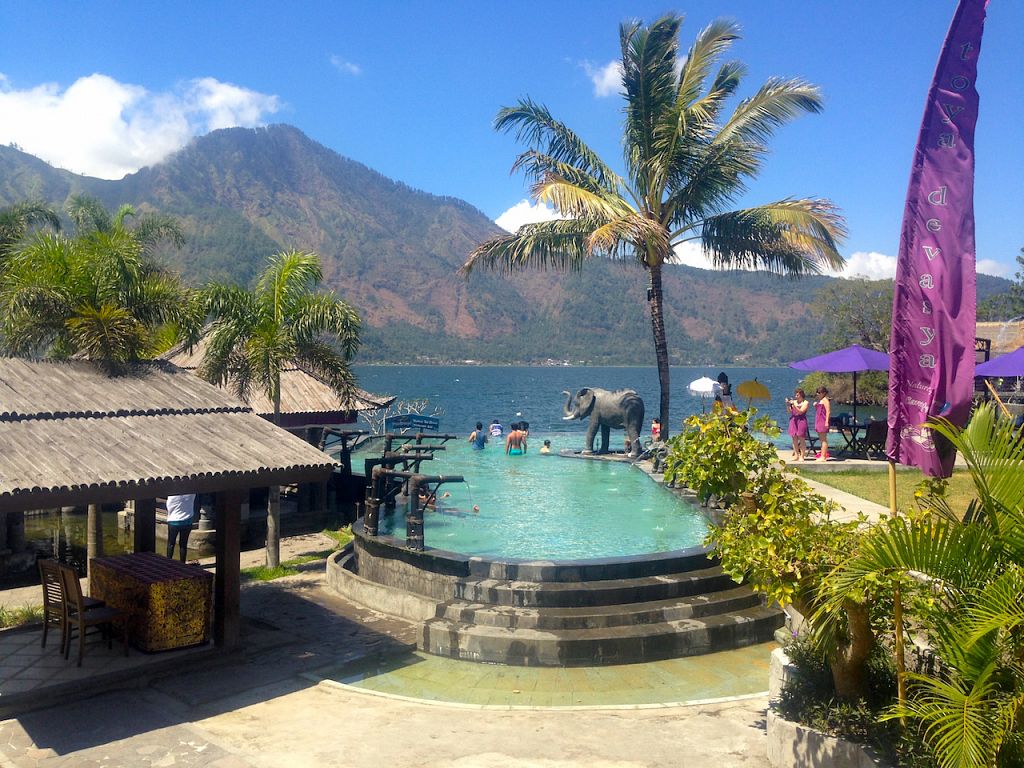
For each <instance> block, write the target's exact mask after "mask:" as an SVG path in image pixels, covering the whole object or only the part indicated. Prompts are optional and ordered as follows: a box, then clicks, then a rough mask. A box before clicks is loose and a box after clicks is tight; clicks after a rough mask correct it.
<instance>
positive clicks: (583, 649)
mask: <svg viewBox="0 0 1024 768" xmlns="http://www.w3.org/2000/svg"><path fill="white" fill-rule="evenodd" d="M782 624H783V614H782V613H781V612H780V611H778V610H775V609H772V608H765V607H763V606H756V607H753V608H745V609H743V610H739V611H732V612H730V613H725V614H717V615H713V616H704V617H701V618H689V619H678V620H675V621H666V622H662V623H658V624H630V625H623V626H608V627H599V628H590V629H562V630H540V629H526V628H522V627H516V628H509V627H497V626H488V625H484V624H465V623H462V622H457V621H452V620H450V619H443V618H438V619H431V620H428V621H426V622H425V623H424V625H423V630H422V634H421V637H420V641H419V646H420V648H421V649H423V650H425V651H427V652H429V653H433V654H436V655H440V656H449V657H452V658H458V659H465V660H471V661H478V662H491V663H497V664H512V665H520V666H589V665H593V664H629V663H634V662H640V661H653V660H657V659H667V658H677V657H681V656H695V655H698V654H704V653H712V652H714V651H718V650H725V649H731V648H741V647H743V646H747V645H753V644H756V643H763V642H767V641H769V640H771V639H772V637H773V635H774V633H775V630H776V629H777V628H779V627H780V626H782Z"/></svg>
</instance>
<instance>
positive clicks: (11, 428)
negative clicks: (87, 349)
mask: <svg viewBox="0 0 1024 768" xmlns="http://www.w3.org/2000/svg"><path fill="white" fill-rule="evenodd" d="M334 466H335V462H334V461H333V460H332V459H330V458H329V457H328V456H326V455H325V454H324V453H322V452H320V451H318V450H317V449H316V448H314V447H312V446H310V445H308V444H306V443H305V442H304V441H302V440H301V439H299V438H298V437H295V436H293V435H291V434H289V433H288V432H286V431H285V430H283V429H279V428H277V427H275V426H274V425H272V424H270V423H269V422H268V421H266V420H265V419H262V418H260V417H259V416H257V415H256V414H254V413H253V412H252V410H251V409H250V408H249V407H248V406H246V405H244V404H243V403H241V402H239V401H237V400H236V399H235V398H233V397H232V396H231V395H230V394H229V393H227V392H225V391H224V390H222V389H220V388H218V387H215V386H213V385H211V384H208V383H206V382H205V381H202V380H201V379H199V378H198V377H197V376H193V375H191V374H189V373H187V372H185V371H182V370H180V369H178V368H176V367H174V366H173V365H169V364H167V363H151V364H140V365H138V366H135V367H133V368H131V369H130V370H128V371H127V372H126V373H125V374H124V375H120V376H108V375H106V374H105V373H103V372H102V371H101V370H100V369H99V368H98V367H97V366H96V365H94V364H93V363H90V362H85V361H70V362H52V361H28V360H20V359H12V358H0V515H3V516H6V515H7V514H9V513H18V512H23V511H24V510H29V509H44V508H49V507H57V506H73V505H74V506H77V505H85V504H103V503H109V502H115V501H127V500H135V506H136V527H135V549H136V551H152V550H153V547H154V543H155V500H156V498H157V497H158V496H166V495H168V494H176V493H195V492H204V493H210V492H212V493H214V494H215V507H216V512H217V515H218V524H217V533H218V536H217V544H216V553H217V575H216V581H215V586H214V637H215V640H216V642H217V643H218V644H219V645H228V646H231V645H234V644H236V643H237V642H238V629H239V614H238V605H239V603H238V601H239V576H240V574H239V545H240V542H239V527H240V510H241V503H242V500H243V498H247V494H248V491H249V489H251V488H257V487H267V486H270V485H281V484H287V483H296V482H323V481H325V480H326V479H327V478H328V477H329V476H330V474H331V471H332V469H333V467H334Z"/></svg>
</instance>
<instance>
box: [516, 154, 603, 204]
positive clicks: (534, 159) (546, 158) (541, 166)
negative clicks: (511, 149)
mask: <svg viewBox="0 0 1024 768" xmlns="http://www.w3.org/2000/svg"><path fill="white" fill-rule="evenodd" d="M512 171H513V172H515V171H522V172H523V173H524V174H525V175H526V176H527V178H530V179H533V180H534V181H535V182H539V181H542V180H543V179H545V178H547V177H549V176H556V177H559V178H562V179H565V180H566V181H567V182H569V183H570V184H574V185H576V186H577V187H580V188H581V189H585V190H587V191H588V192H592V193H593V194H596V195H613V196H618V195H619V192H618V188H617V187H609V186H608V185H607V184H606V183H602V181H601V180H600V179H598V178H597V177H595V176H591V175H590V174H589V173H587V172H586V171H584V170H582V169H580V168H578V167H577V166H575V165H571V164H569V163H565V162H562V161H560V160H556V159H555V158H553V157H551V156H550V155H546V154H544V153H543V152H539V151H537V150H536V149H528V150H526V151H525V152H523V153H521V154H520V155H519V156H518V157H517V158H516V161H515V163H513V165H512Z"/></svg>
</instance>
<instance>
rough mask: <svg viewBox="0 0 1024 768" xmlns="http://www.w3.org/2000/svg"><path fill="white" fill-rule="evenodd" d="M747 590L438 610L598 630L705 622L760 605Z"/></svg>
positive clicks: (470, 620) (466, 617)
mask: <svg viewBox="0 0 1024 768" xmlns="http://www.w3.org/2000/svg"><path fill="white" fill-rule="evenodd" d="M760 602H761V601H760V598H759V597H758V596H757V595H755V594H754V593H753V592H751V591H750V589H749V588H747V587H733V588H732V589H726V590H722V591H719V592H709V593H706V594H700V595H687V596H685V597H672V598H668V599H665V600H651V601H648V602H642V603H628V604H624V605H598V606H583V607H555V608H516V607H513V606H495V605H490V604H486V603H468V602H465V601H463V600H454V601H452V602H449V603H444V604H442V605H440V606H438V618H442V619H448V620H450V621H454V622H457V623H462V624H480V625H486V626H491V627H507V628H515V629H541V630H560V629H597V628H599V627H615V626H626V625H630V624H657V623H659V622H665V621H675V620H678V619H689V618H701V617H703V616H711V615H714V614H719V613H728V612H730V611H738V610H742V609H744V608H752V607H755V606H757V605H760Z"/></svg>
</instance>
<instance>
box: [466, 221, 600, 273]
mask: <svg viewBox="0 0 1024 768" xmlns="http://www.w3.org/2000/svg"><path fill="white" fill-rule="evenodd" d="M597 226H600V222H585V221H583V220H581V219H564V220H558V221H544V222H540V223H537V224H525V225H523V226H522V227H520V228H519V231H518V232H516V233H514V234H508V235H497V236H495V237H492V238H491V239H490V240H487V241H485V242H483V243H481V244H480V245H478V246H477V247H476V248H474V249H473V252H472V253H470V254H469V257H468V258H467V259H466V263H465V264H463V265H462V268H461V270H460V271H461V272H462V273H463V274H469V273H470V272H472V271H473V270H474V269H477V268H478V267H484V268H486V269H496V270H499V271H501V272H504V273H512V272H516V271H519V270H522V269H555V270H560V271H563V272H567V271H579V269H580V268H582V266H583V262H585V261H586V260H587V259H588V258H590V256H591V252H590V249H589V248H588V247H587V238H588V237H589V236H590V233H591V232H593V231H594V229H596V228H597Z"/></svg>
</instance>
